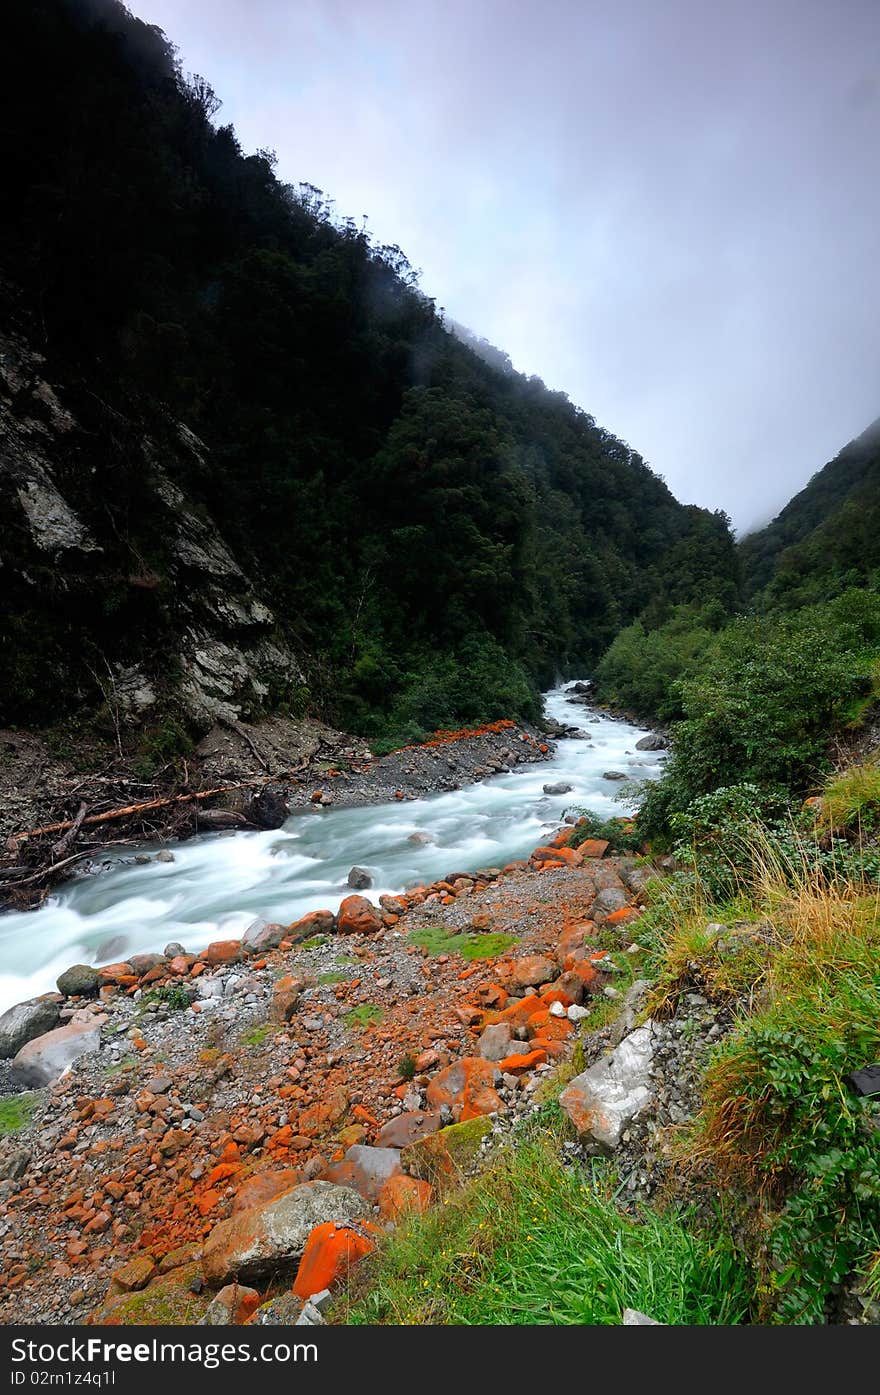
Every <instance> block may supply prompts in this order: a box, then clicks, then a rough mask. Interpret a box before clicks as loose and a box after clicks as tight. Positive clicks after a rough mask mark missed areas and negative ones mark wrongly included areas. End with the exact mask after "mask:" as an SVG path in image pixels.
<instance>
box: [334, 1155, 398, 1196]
mask: <svg viewBox="0 0 880 1395" xmlns="http://www.w3.org/2000/svg"><path fill="white" fill-rule="evenodd" d="M402 1171H403V1169H402V1168H401V1166H400V1149H399V1148H374V1147H371V1146H370V1145H369V1144H367V1143H353V1144H352V1146H351V1147H350V1148H349V1149H348V1150H347V1152H346V1154H345V1157H344V1158H343V1159H342V1162H340V1163H336V1164H335V1165H334V1166H333V1167H331V1168H328V1170H327V1179H328V1181H330V1182H336V1183H338V1184H339V1185H340V1186H343V1187H355V1188H356V1189H357V1191H359V1192H360V1194H361V1196H363V1197H366V1199H367V1201H378V1200H379V1193H380V1192H381V1190H382V1188H383V1187H384V1185H385V1183H386V1182H387V1181H388V1178H389V1177H395V1176H396V1175H397V1174H398V1173H399V1172H402Z"/></svg>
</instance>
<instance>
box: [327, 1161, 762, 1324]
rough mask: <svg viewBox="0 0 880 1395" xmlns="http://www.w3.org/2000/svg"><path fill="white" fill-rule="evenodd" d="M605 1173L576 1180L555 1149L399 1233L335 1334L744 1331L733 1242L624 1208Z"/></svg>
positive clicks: (343, 1308)
mask: <svg viewBox="0 0 880 1395" xmlns="http://www.w3.org/2000/svg"><path fill="white" fill-rule="evenodd" d="M612 1181H613V1178H612V1174H611V1173H609V1172H608V1171H606V1170H605V1169H604V1168H603V1167H602V1166H600V1165H596V1166H595V1167H593V1168H592V1169H589V1170H588V1169H583V1168H579V1167H578V1168H571V1169H569V1168H566V1167H564V1166H563V1165H562V1163H561V1162H560V1161H559V1158H558V1156H557V1155H556V1153H555V1151H554V1149H553V1147H552V1145H551V1144H550V1143H548V1142H547V1141H546V1140H544V1141H536V1142H530V1143H525V1144H522V1145H521V1146H520V1147H519V1148H518V1149H516V1150H515V1151H514V1150H512V1149H511V1150H509V1151H508V1152H507V1153H506V1154H505V1155H504V1157H503V1159H502V1160H501V1161H500V1162H499V1163H498V1164H497V1165H496V1167H495V1168H494V1169H493V1170H492V1171H491V1172H489V1173H484V1174H483V1175H482V1176H481V1177H479V1178H477V1179H476V1181H475V1182H473V1183H471V1184H470V1185H469V1186H467V1187H465V1188H463V1189H462V1190H461V1191H459V1192H456V1193H453V1194H451V1196H449V1197H447V1198H446V1199H445V1201H444V1203H443V1204H441V1205H439V1206H436V1207H434V1208H433V1209H432V1210H431V1211H429V1212H428V1213H427V1214H426V1215H425V1216H423V1217H420V1218H417V1219H413V1220H411V1221H408V1222H405V1223H403V1224H401V1225H400V1226H398V1228H397V1230H396V1231H395V1233H394V1234H393V1236H391V1237H390V1239H389V1240H388V1241H387V1242H386V1243H385V1244H384V1245H383V1246H382V1247H381V1249H380V1251H379V1254H378V1256H377V1257H376V1258H375V1259H372V1260H368V1261H365V1262H364V1264H363V1265H362V1266H360V1269H359V1270H356V1271H354V1277H353V1279H352V1288H351V1291H350V1292H349V1294H348V1295H344V1296H343V1297H342V1298H341V1299H340V1301H339V1302H338V1303H337V1305H336V1307H335V1309H334V1311H333V1316H332V1320H333V1321H336V1322H347V1323H350V1324H355V1325H365V1324H372V1323H389V1324H396V1325H413V1324H423V1323H440V1324H449V1325H460V1324H467V1325H472V1326H484V1325H495V1324H497V1325H521V1324H536V1325H538V1324H540V1325H545V1326H546V1325H551V1324H552V1325H576V1324H592V1325H605V1326H607V1325H616V1324H618V1323H620V1321H621V1316H622V1313H623V1310H624V1308H627V1307H630V1308H638V1309H640V1310H641V1311H643V1312H646V1313H648V1314H649V1315H650V1316H651V1317H654V1318H656V1320H657V1321H658V1322H663V1323H676V1324H688V1325H712V1324H728V1323H738V1322H742V1321H744V1320H745V1319H746V1318H747V1315H748V1310H749V1293H750V1280H749V1273H748V1270H747V1268H746V1266H745V1264H744V1263H743V1260H742V1258H741V1256H740V1254H739V1253H738V1252H737V1250H736V1248H735V1246H734V1244H733V1242H732V1241H728V1240H724V1239H721V1238H720V1237H718V1236H711V1237H703V1236H701V1235H700V1234H699V1233H698V1232H697V1230H696V1229H695V1227H694V1226H693V1225H691V1224H690V1223H689V1220H688V1218H687V1217H686V1216H679V1215H677V1214H675V1213H674V1212H671V1211H670V1212H666V1213H664V1214H662V1215H661V1214H658V1213H655V1212H652V1211H648V1210H646V1211H645V1212H644V1213H643V1214H641V1215H640V1216H639V1218H638V1220H633V1219H631V1218H629V1217H627V1216H624V1215H623V1214H622V1213H621V1212H620V1211H619V1210H618V1208H617V1206H616V1204H615V1201H614V1194H613V1187H612Z"/></svg>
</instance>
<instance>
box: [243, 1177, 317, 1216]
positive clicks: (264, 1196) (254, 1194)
mask: <svg viewBox="0 0 880 1395" xmlns="http://www.w3.org/2000/svg"><path fill="white" fill-rule="evenodd" d="M302 1180H303V1177H302V1173H301V1172H298V1171H297V1169H296V1168H295V1167H285V1168H283V1169H281V1170H280V1171H278V1172H257V1173H255V1174H254V1175H253V1177H248V1178H247V1180H246V1181H245V1182H242V1184H241V1186H240V1187H239V1189H238V1191H237V1192H236V1193H235V1200H234V1201H233V1203H232V1214H233V1216H235V1215H237V1214H238V1213H239V1211H249V1210H250V1209H251V1207H253V1206H264V1205H265V1204H266V1203H267V1202H269V1201H274V1200H275V1198H276V1196H281V1195H282V1193H283V1192H289V1191H291V1190H292V1189H293V1188H294V1187H298V1186H299V1184H300V1182H301V1181H302Z"/></svg>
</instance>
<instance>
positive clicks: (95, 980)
mask: <svg viewBox="0 0 880 1395" xmlns="http://www.w3.org/2000/svg"><path fill="white" fill-rule="evenodd" d="M57 983H58V992H59V993H63V994H64V996H65V998H73V997H77V998H87V997H90V996H91V994H92V993H97V991H98V989H99V988H100V987H101V975H100V974H99V973H98V970H97V969H95V968H93V967H92V965H91V964H71V966H70V968H69V969H65V970H64V973H63V974H62V975H61V976H60V978H59V979H58V980H57Z"/></svg>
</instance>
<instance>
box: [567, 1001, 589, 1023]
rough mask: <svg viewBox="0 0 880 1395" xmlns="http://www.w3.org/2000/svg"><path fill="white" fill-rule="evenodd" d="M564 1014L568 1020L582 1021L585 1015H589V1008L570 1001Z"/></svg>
mask: <svg viewBox="0 0 880 1395" xmlns="http://www.w3.org/2000/svg"><path fill="white" fill-rule="evenodd" d="M565 1015H566V1017H567V1018H568V1020H569V1022H575V1023H577V1022H583V1020H584V1018H585V1017H589V1015H590V1009H589V1008H585V1007H581V1005H580V1003H572V1005H571V1007H570V1008H569V1009H568V1012H567V1013H566V1014H565Z"/></svg>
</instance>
